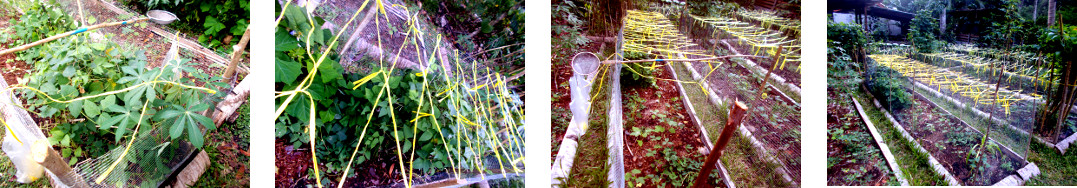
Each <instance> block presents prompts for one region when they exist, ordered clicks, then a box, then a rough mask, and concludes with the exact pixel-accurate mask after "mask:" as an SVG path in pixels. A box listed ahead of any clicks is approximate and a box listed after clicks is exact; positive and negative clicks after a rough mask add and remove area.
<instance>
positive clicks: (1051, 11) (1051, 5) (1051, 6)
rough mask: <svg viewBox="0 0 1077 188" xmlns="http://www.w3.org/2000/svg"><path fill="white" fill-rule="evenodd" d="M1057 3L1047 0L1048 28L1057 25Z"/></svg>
mask: <svg viewBox="0 0 1077 188" xmlns="http://www.w3.org/2000/svg"><path fill="white" fill-rule="evenodd" d="M1056 1H1058V0H1047V27H1051V26H1053V25H1055V11H1056V10H1057V9H1058V7H1057V3H1056Z"/></svg>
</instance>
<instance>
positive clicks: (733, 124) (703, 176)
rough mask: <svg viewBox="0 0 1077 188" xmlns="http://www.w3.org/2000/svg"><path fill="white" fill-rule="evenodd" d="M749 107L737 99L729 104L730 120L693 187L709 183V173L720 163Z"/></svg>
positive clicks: (697, 187)
mask: <svg viewBox="0 0 1077 188" xmlns="http://www.w3.org/2000/svg"><path fill="white" fill-rule="evenodd" d="M747 109H748V107H747V106H745V105H744V103H741V102H740V101H735V102H733V105H732V106H729V121H728V122H726V124H725V127H723V128H722V133H721V134H720V136H719V137H718V141H715V144H714V148H711V151H710V154H707V160H706V161H705V162H703V168H702V169H700V171H699V174H697V175H696V180H695V184H694V186H692V187H694V188H702V187H704V185H703V184H707V178H708V177H709V176H708V175H709V174H710V172H711V171H712V170H714V165H715V163H718V158H720V157H722V149H725V146H726V145H727V144H729V139H730V138H733V133H734V131H735V130H737V127H738V126H740V121H741V120H742V119H744V115H745V112H746V110H747Z"/></svg>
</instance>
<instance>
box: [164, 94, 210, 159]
mask: <svg viewBox="0 0 1077 188" xmlns="http://www.w3.org/2000/svg"><path fill="white" fill-rule="evenodd" d="M186 104H187V106H180V105H172V106H171V107H169V108H168V109H167V110H162V111H161V112H160V113H158V115H157V116H156V117H154V118H155V119H158V120H165V119H172V120H173V121H174V122H173V124H172V127H170V128H169V131H168V132H169V136H171V137H172V139H177V138H179V137H180V135H183V130H184V129H186V130H187V141H190V142H191V144H194V145H195V146H196V147H199V148H201V147H202V136H203V135H202V132H201V129H200V128H199V127H198V124H202V126H205V127H206V129H207V130H213V129H216V126H215V125H214V124H213V121H212V120H210V119H209V118H208V117H206V116H203V115H202V114H199V112H201V111H205V110H207V109H209V107H210V106H209V104H204V103H199V101H198V99H197V98H194V97H190V98H187V100H186Z"/></svg>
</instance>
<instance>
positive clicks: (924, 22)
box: [906, 10, 943, 53]
mask: <svg viewBox="0 0 1077 188" xmlns="http://www.w3.org/2000/svg"><path fill="white" fill-rule="evenodd" d="M935 17H937V16H936V15H934V14H932V11H930V10H920V11H917V12H916V16H915V17H913V19H912V21H910V22H909V33H908V34H906V37H907V38H908V40H909V41H910V42H911V43H912V46H913V47H915V48H916V50H917V51H919V52H921V53H933V52H935V50H938V49H939V48H940V47H941V46H942V44H943V43H942V42H939V41H937V39H936V37H935V36H936V34H937V33H939V31H938V30H939V29H938V28H939V22H938V20H935Z"/></svg>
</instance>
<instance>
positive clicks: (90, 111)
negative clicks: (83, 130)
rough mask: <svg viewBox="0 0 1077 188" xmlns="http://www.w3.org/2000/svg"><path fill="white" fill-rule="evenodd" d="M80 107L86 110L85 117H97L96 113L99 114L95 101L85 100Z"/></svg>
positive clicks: (99, 109) (99, 110)
mask: <svg viewBox="0 0 1077 188" xmlns="http://www.w3.org/2000/svg"><path fill="white" fill-rule="evenodd" d="M82 109H83V110H86V111H85V115H86V117H90V118H93V117H97V115H98V114H101V108H100V107H98V106H97V103H95V102H93V101H86V102H85V104H83V105H82Z"/></svg>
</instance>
